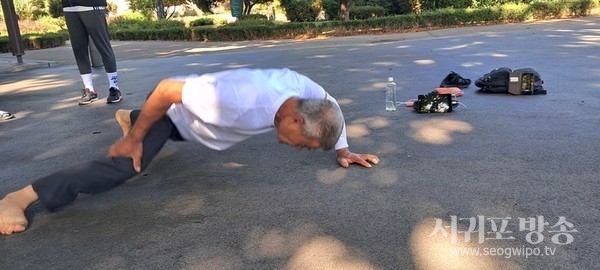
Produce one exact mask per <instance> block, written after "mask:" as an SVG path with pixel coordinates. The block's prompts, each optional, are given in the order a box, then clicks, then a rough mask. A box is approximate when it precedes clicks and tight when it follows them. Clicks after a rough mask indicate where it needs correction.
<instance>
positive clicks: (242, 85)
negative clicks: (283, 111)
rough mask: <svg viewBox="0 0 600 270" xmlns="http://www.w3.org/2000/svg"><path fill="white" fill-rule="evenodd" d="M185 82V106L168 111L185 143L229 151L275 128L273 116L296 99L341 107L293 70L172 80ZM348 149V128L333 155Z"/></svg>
mask: <svg viewBox="0 0 600 270" xmlns="http://www.w3.org/2000/svg"><path fill="white" fill-rule="evenodd" d="M172 79H176V80H183V81H185V84H184V86H183V93H182V101H183V103H182V104H173V105H171V107H170V108H169V110H168V111H167V114H168V115H169V117H170V118H171V121H173V123H174V124H175V126H176V127H177V130H179V133H180V134H181V136H182V137H183V138H184V139H185V140H187V141H193V142H199V143H202V144H204V145H206V146H207V147H210V148H212V149H215V150H225V149H227V148H229V147H231V146H233V145H234V144H236V143H239V142H241V141H243V140H246V139H248V138H250V137H251V136H253V135H257V134H261V133H265V132H268V131H271V130H273V129H274V128H275V125H274V121H275V114H276V113H277V110H279V107H281V105H282V104H283V103H284V102H285V101H286V100H288V99H289V98H292V97H298V98H323V99H325V98H327V99H328V100H331V101H332V102H334V103H335V104H337V101H336V100H335V99H334V98H333V97H331V96H330V95H328V94H327V92H325V90H324V89H323V87H321V86H320V85H318V84H317V83H315V82H314V81H312V80H311V79H309V78H308V77H306V76H304V75H302V74H299V73H297V72H295V71H293V70H290V69H287V68H286V69H234V70H227V71H221V72H216V73H208V74H203V75H201V76H198V75H190V76H186V77H174V78H172ZM344 147H348V143H347V139H346V127H345V125H344V128H343V131H342V135H341V136H340V138H339V139H338V141H337V143H336V145H335V149H336V150H337V149H340V148H344Z"/></svg>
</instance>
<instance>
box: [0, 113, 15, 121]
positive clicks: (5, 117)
mask: <svg viewBox="0 0 600 270" xmlns="http://www.w3.org/2000/svg"><path fill="white" fill-rule="evenodd" d="M13 118H15V116H14V115H13V114H12V113H9V112H3V113H2V114H0V119H2V120H8V119H13Z"/></svg>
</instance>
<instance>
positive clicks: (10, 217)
mask: <svg viewBox="0 0 600 270" xmlns="http://www.w3.org/2000/svg"><path fill="white" fill-rule="evenodd" d="M37 200H38V196H37V194H36V193H35V191H34V190H33V188H32V187H31V185H29V186H27V187H25V188H24V189H21V190H19V191H16V192H13V193H9V194H8V195H6V196H5V197H4V199H2V200H0V234H12V233H18V232H22V231H24V230H25V229H27V218H26V217H25V209H27V207H29V205H31V204H32V203H33V202H35V201H37Z"/></svg>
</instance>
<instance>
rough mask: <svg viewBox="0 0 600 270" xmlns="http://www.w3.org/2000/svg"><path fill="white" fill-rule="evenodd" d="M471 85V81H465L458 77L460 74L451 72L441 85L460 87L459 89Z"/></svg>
mask: <svg viewBox="0 0 600 270" xmlns="http://www.w3.org/2000/svg"><path fill="white" fill-rule="evenodd" d="M469 85H471V80H469V79H465V78H463V77H461V76H460V75H458V73H456V72H454V71H451V72H450V74H448V76H446V78H444V80H442V83H440V87H458V88H467V87H469Z"/></svg>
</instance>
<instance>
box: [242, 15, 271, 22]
mask: <svg viewBox="0 0 600 270" xmlns="http://www.w3.org/2000/svg"><path fill="white" fill-rule="evenodd" d="M240 19H241V20H242V21H246V20H254V21H260V20H268V19H269V18H268V17H267V15H264V14H248V15H242V17H241V18H240Z"/></svg>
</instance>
